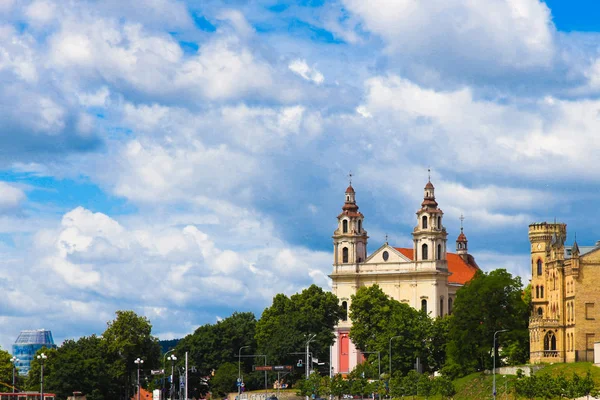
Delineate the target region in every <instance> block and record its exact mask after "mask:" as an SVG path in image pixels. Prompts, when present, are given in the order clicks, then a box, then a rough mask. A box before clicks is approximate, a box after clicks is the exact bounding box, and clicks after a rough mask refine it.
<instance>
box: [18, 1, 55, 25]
mask: <svg viewBox="0 0 600 400" xmlns="http://www.w3.org/2000/svg"><path fill="white" fill-rule="evenodd" d="M55 13H56V6H55V5H54V3H53V2H50V1H48V0H36V1H34V2H33V3H31V4H29V5H28V6H27V7H26V8H25V15H26V16H27V18H28V19H29V21H30V22H31V23H33V24H34V25H45V24H47V23H48V22H50V21H52V20H53V19H54V18H55Z"/></svg>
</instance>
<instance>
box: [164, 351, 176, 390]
mask: <svg viewBox="0 0 600 400" xmlns="http://www.w3.org/2000/svg"><path fill="white" fill-rule="evenodd" d="M173 351H175V349H171V350H169V351H167V352H166V353H165V354H163V379H162V391H161V392H160V398H161V399H162V398H163V396H164V395H165V371H166V369H165V360H166V358H167V354H169V353H171V352H173Z"/></svg>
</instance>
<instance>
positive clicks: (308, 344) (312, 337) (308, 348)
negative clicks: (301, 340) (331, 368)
mask: <svg viewBox="0 0 600 400" xmlns="http://www.w3.org/2000/svg"><path fill="white" fill-rule="evenodd" d="M316 336H317V335H316V334H314V333H313V334H312V335H310V336H309V337H308V339H307V340H306V380H308V378H309V377H310V365H309V364H308V363H309V362H310V360H309V359H308V357H309V355H310V342H312V341H313V340H315V337H316ZM306 400H308V395H306Z"/></svg>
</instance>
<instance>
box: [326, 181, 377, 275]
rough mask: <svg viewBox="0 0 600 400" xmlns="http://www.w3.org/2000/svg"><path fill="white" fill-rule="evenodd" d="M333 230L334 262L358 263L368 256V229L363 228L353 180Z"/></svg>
mask: <svg viewBox="0 0 600 400" xmlns="http://www.w3.org/2000/svg"><path fill="white" fill-rule="evenodd" d="M337 219H338V226H337V229H336V230H335V231H334V232H333V246H334V251H333V257H334V259H333V264H334V265H340V264H357V263H361V262H364V261H365V259H366V258H367V239H368V238H369V237H368V236H367V231H365V230H364V229H363V219H364V216H363V215H362V213H361V212H360V211H358V205H356V193H355V192H354V188H353V187H352V181H350V185H349V186H348V188H347V189H346V193H345V202H344V205H343V206H342V213H341V214H340V215H338V217H337Z"/></svg>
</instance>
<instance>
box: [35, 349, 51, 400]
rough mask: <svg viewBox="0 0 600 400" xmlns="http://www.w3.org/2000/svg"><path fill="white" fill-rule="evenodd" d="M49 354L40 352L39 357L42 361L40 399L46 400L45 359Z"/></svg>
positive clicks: (40, 361)
mask: <svg viewBox="0 0 600 400" xmlns="http://www.w3.org/2000/svg"><path fill="white" fill-rule="evenodd" d="M47 358H48V356H46V354H44V353H41V354H38V356H37V359H38V361H39V363H40V399H41V400H44V360H46V359H47Z"/></svg>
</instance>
